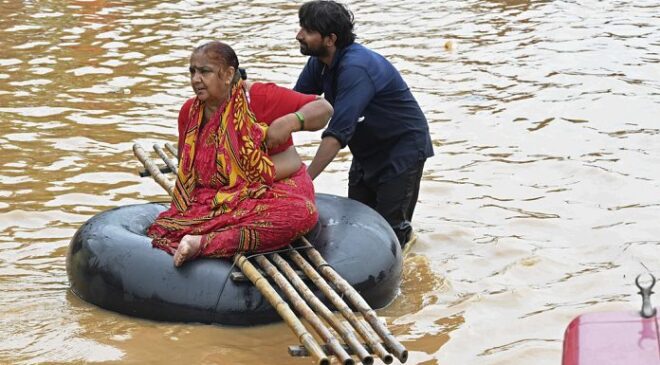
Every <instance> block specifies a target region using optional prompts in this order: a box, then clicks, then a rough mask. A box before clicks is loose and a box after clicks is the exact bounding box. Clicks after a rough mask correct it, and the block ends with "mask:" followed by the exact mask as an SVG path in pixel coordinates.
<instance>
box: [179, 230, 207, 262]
mask: <svg viewBox="0 0 660 365" xmlns="http://www.w3.org/2000/svg"><path fill="white" fill-rule="evenodd" d="M201 246H202V236H192V235H186V236H183V238H182V239H181V242H179V247H177V249H176V251H175V252H174V266H176V267H179V266H181V265H183V263H184V262H186V261H188V260H190V259H192V258H193V257H195V256H197V254H198V253H199V250H200V248H201Z"/></svg>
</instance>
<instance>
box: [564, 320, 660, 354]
mask: <svg viewBox="0 0 660 365" xmlns="http://www.w3.org/2000/svg"><path fill="white" fill-rule="evenodd" d="M659 326H660V310H657V311H656V315H655V317H651V318H642V316H640V315H639V312H632V311H631V312H603V313H588V314H583V315H581V316H578V317H577V318H575V319H574V320H573V321H571V323H570V324H569V325H568V327H567V328H566V333H565V334H564V355H563V360H562V364H563V365H660V335H659V334H660V330H659Z"/></svg>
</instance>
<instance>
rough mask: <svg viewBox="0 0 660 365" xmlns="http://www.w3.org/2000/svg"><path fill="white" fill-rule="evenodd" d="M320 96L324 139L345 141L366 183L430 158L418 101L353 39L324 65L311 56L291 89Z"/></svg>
mask: <svg viewBox="0 0 660 365" xmlns="http://www.w3.org/2000/svg"><path fill="white" fill-rule="evenodd" d="M294 89H295V90H296V91H299V92H302V93H306V94H317V95H320V94H324V96H325V98H326V99H327V100H328V101H329V102H330V104H332V106H333V107H334V114H333V116H332V119H331V120H330V123H329V124H328V126H327V128H326V129H325V131H324V132H323V137H326V136H332V137H334V138H336V139H337V140H338V141H339V143H340V144H341V146H342V148H343V147H345V146H346V145H348V147H349V148H350V150H351V153H352V154H353V159H354V160H357V162H358V163H359V164H360V165H361V167H362V169H363V171H364V175H363V178H364V179H365V181H366V182H367V183H370V184H379V183H383V182H386V181H388V180H390V179H391V178H393V177H396V176H397V175H399V174H401V173H403V172H405V171H406V170H407V169H408V168H410V167H412V166H414V165H416V164H417V163H418V162H419V161H421V160H424V159H426V158H427V157H430V156H433V147H432V144H431V136H430V135H429V127H428V123H427V121H426V117H424V113H422V110H421V108H420V107H419V104H418V103H417V101H416V100H415V98H414V97H413V95H412V93H411V92H410V88H408V85H407V84H406V83H405V81H403V79H402V78H401V75H400V74H399V72H398V71H397V70H396V69H395V68H394V66H392V64H391V63H390V62H389V61H388V60H386V59H385V58H384V57H383V56H381V55H379V54H378V53H376V52H374V51H372V50H370V49H368V48H366V47H364V46H362V45H360V44H357V43H353V44H351V45H349V46H348V47H346V48H343V49H339V50H337V52H336V53H335V57H334V59H333V60H332V65H331V66H330V67H327V66H326V65H325V64H324V63H323V62H321V61H320V60H319V59H318V58H317V57H310V58H309V60H308V61H307V64H306V65H305V68H304V69H303V70H302V73H301V74H300V76H299V78H298V82H297V83H296V86H295V88H294Z"/></svg>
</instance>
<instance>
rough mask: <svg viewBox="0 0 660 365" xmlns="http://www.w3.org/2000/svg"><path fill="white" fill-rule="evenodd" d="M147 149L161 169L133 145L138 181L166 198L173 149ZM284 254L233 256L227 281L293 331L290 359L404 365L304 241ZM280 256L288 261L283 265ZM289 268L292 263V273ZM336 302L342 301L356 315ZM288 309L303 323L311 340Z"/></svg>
mask: <svg viewBox="0 0 660 365" xmlns="http://www.w3.org/2000/svg"><path fill="white" fill-rule="evenodd" d="M153 149H154V151H155V153H156V154H157V155H158V157H159V159H160V160H162V161H163V163H164V165H160V164H159V163H158V162H156V160H153V159H151V158H150V155H149V154H148V153H147V152H146V151H145V149H144V148H143V147H142V146H141V145H139V144H134V145H133V153H134V154H135V156H136V157H137V159H138V160H139V161H140V162H141V163H142V165H143V166H144V170H142V171H140V176H143V177H145V176H151V177H152V178H153V179H154V181H156V183H158V184H159V185H160V186H161V187H163V188H164V189H165V191H167V193H168V194H169V195H170V196H171V195H172V191H173V188H174V181H173V179H170V178H168V177H167V176H166V174H168V173H172V174H174V175H176V172H177V159H176V156H177V151H176V148H175V147H174V146H173V145H172V144H170V143H165V144H164V146H163V147H161V146H158V145H154V146H153ZM166 151H167V152H168V153H169V154H170V155H171V156H172V157H170V156H168V154H167V153H166ZM290 248H291V250H288V251H287V252H284V253H282V254H280V253H265V254H260V255H252V256H250V257H246V256H245V255H243V254H237V255H235V256H234V258H233V262H234V264H235V265H236V267H238V268H239V269H240V270H241V274H239V275H235V276H233V278H232V280H241V278H247V279H248V280H249V281H250V282H252V284H253V285H254V286H255V287H256V288H257V289H258V290H259V292H260V293H261V294H262V295H263V296H264V298H265V299H266V300H267V301H268V302H269V303H270V304H271V305H272V306H273V308H275V310H276V311H277V313H278V314H279V315H280V316H281V317H282V319H283V320H284V322H285V323H286V324H287V325H288V326H289V328H290V329H291V331H293V333H294V334H295V335H296V337H297V338H298V340H299V341H300V343H301V344H302V346H300V345H297V346H289V354H290V355H291V356H296V357H297V356H311V357H313V358H314V359H315V361H316V363H317V364H319V365H329V364H330V357H331V356H335V357H336V358H337V360H338V361H340V362H341V363H342V364H344V365H353V364H354V363H355V361H354V359H353V356H355V357H356V358H357V359H358V360H359V361H360V362H362V363H363V364H365V365H371V364H373V362H374V357H378V358H380V359H381V360H382V361H383V362H384V363H385V364H391V363H392V362H393V361H394V358H395V357H396V358H397V359H398V360H399V361H400V362H401V363H405V362H406V361H407V359H408V350H407V349H406V348H405V347H404V346H403V345H402V344H401V343H400V342H399V341H398V340H397V339H396V338H395V337H394V336H393V335H392V333H391V332H390V331H389V330H388V329H387V327H386V326H385V325H384V324H383V322H382V321H381V320H380V319H379V318H378V316H377V314H376V312H375V311H374V310H373V309H372V308H371V307H370V306H369V305H368V303H367V302H366V301H365V300H364V299H363V298H362V296H360V294H359V293H358V292H357V290H355V289H354V288H353V287H352V286H351V285H350V284H349V283H348V282H347V281H346V280H344V279H343V278H342V277H341V276H340V275H339V274H338V273H337V272H336V271H335V270H334V269H333V268H332V267H331V266H330V265H329V264H328V263H327V262H326V261H325V259H324V258H323V257H322V256H321V254H320V253H319V252H318V251H317V250H316V249H315V248H314V247H313V246H312V244H311V243H310V242H309V241H308V240H307V239H306V238H305V237H302V238H301V239H300V242H298V244H297V246H296V247H291V246H290ZM303 254H304V255H306V256H307V257H305V256H304V255H303ZM283 255H286V257H287V258H288V259H289V260H290V261H287V260H285V259H284V258H283V257H282V256H283ZM289 262H293V263H295V265H296V266H297V270H296V269H294V268H293V267H292V265H291V264H290V263H289ZM255 263H256V266H255ZM257 266H258V267H259V268H257ZM269 279H270V280H269ZM303 279H305V280H308V281H310V282H312V283H313V284H314V285H315V286H316V287H317V288H318V289H319V290H320V291H321V292H322V293H323V295H324V296H325V297H326V299H327V300H328V301H329V302H330V303H331V304H332V305H333V306H334V307H335V308H336V309H337V311H338V312H340V313H341V316H342V317H343V318H344V321H342V320H340V319H339V318H338V316H336V315H335V314H334V313H333V312H332V311H331V310H330V309H329V308H328V307H327V306H326V305H325V304H324V303H323V302H322V301H321V300H320V299H318V298H317V297H316V296H315V295H314V294H313V292H312V290H311V289H310V288H309V287H308V286H307V284H306V283H305V281H304V280H303ZM271 283H275V285H276V286H277V287H278V288H279V289H280V291H281V292H282V293H283V294H284V296H285V297H286V299H287V300H284V299H283V298H282V297H281V296H280V295H279V294H278V292H277V291H276V290H275V288H274V287H273V285H272V284H271ZM342 298H347V299H348V301H349V302H350V304H351V305H352V306H353V308H355V310H356V312H357V313H356V312H354V311H353V310H352V309H351V307H350V306H349V305H348V304H347V303H346V302H345V301H344V299H342ZM291 307H293V308H294V309H295V311H296V312H297V313H298V314H299V315H300V316H301V317H302V318H303V319H304V320H305V321H306V322H307V323H308V325H309V326H310V327H311V328H312V330H313V332H314V333H315V334H316V337H315V336H314V335H313V334H312V333H310V331H308V329H307V327H306V326H305V325H304V324H303V322H302V321H301V320H300V318H299V317H298V316H297V315H296V313H295V312H294V311H293V310H292V309H291ZM360 317H362V318H360ZM328 325H329V327H328ZM317 338H319V339H320V340H321V341H322V343H319V341H318V340H317Z"/></svg>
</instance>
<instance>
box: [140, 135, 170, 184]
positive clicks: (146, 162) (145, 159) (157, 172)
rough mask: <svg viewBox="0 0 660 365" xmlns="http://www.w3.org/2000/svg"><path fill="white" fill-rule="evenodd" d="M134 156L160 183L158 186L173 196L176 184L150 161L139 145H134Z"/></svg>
mask: <svg viewBox="0 0 660 365" xmlns="http://www.w3.org/2000/svg"><path fill="white" fill-rule="evenodd" d="M133 154H135V157H137V158H138V160H140V162H142V165H144V168H145V169H147V171H149V174H151V177H152V178H153V179H154V180H155V181H156V182H157V183H158V185H160V186H162V187H163V189H165V191H167V193H168V194H169V195H170V196H171V195H172V192H173V191H174V184H172V183H171V182H170V181H169V180H168V179H167V178H166V177H165V175H163V173H161V172H160V169H159V168H158V166H156V164H154V163H153V162H152V161H151V160H150V159H149V156H148V155H147V153H146V152H145V151H144V149H143V148H142V146H140V145H139V144H137V143H136V144H134V145H133Z"/></svg>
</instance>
